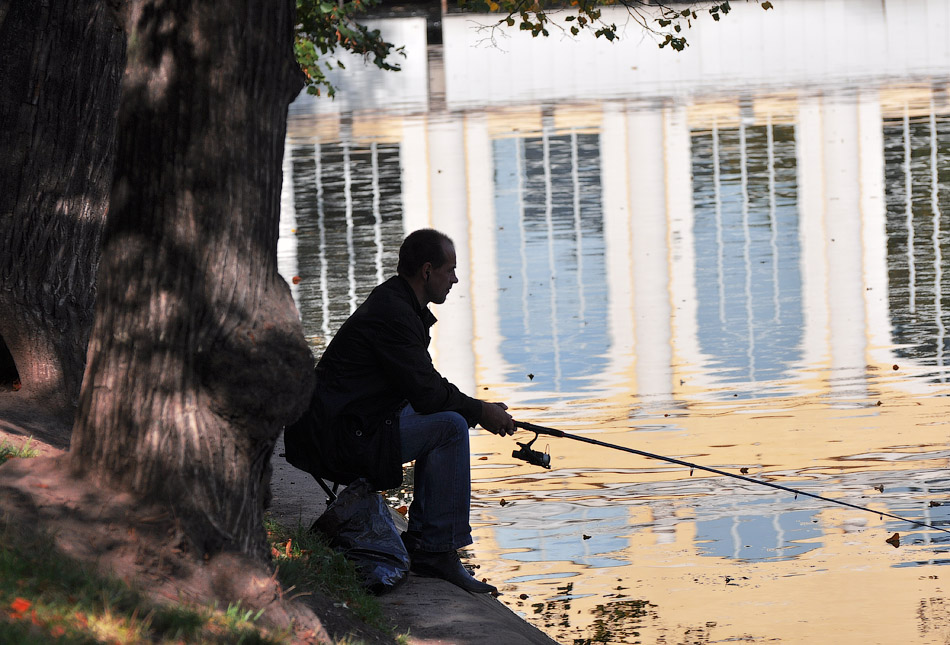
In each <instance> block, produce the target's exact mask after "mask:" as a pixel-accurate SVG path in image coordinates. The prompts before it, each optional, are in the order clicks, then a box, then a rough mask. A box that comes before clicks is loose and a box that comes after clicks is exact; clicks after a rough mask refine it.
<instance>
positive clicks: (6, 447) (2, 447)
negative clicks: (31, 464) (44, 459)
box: [0, 437, 37, 464]
mask: <svg viewBox="0 0 950 645" xmlns="http://www.w3.org/2000/svg"><path fill="white" fill-rule="evenodd" d="M32 444H33V437H29V438H27V439H26V440H25V441H24V442H23V443H22V444H21V445H20V446H19V447H17V446H14V445H13V444H12V443H9V442H7V441H0V464H2V463H3V462H5V461H6V460H8V459H13V458H15V457H35V456H36V455H37V452H36V450H35V449H34V448H33V447H32Z"/></svg>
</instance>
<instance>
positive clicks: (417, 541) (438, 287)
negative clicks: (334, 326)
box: [285, 229, 515, 593]
mask: <svg viewBox="0 0 950 645" xmlns="http://www.w3.org/2000/svg"><path fill="white" fill-rule="evenodd" d="M455 269H456V257H455V245H454V244H453V243H452V240H451V239H449V238H448V237H447V236H446V235H444V234H443V233H440V232H439V231H435V230H433V229H422V230H418V231H415V232H413V233H411V234H410V235H409V236H408V237H407V238H406V239H405V240H404V241H403V243H402V246H401V247H400V249H399V264H398V266H397V269H396V272H397V275H395V276H393V277H392V278H390V279H388V280H386V281H385V282H383V283H382V284H380V285H379V286H377V287H376V288H375V289H373V291H372V293H370V295H369V297H368V298H367V299H366V301H365V302H363V304H361V305H360V306H359V307H358V308H357V310H356V311H355V312H353V314H352V315H351V316H350V317H349V318H348V319H347V320H346V322H344V323H343V325H342V326H341V327H340V330H339V331H338V332H337V334H336V336H334V337H333V340H332V341H331V342H330V344H329V346H328V347H327V349H326V351H325V352H324V354H323V356H322V357H321V358H320V360H319V362H318V363H317V367H316V378H317V386H316V389H315V391H314V394H313V398H312V399H311V402H310V408H309V410H308V412H307V413H306V414H305V415H304V417H303V418H302V419H301V420H300V421H298V422H297V423H295V424H294V425H292V426H289V427H288V428H287V429H286V431H285V445H286V455H287V460H288V461H289V462H290V463H291V464H293V465H294V466H296V467H298V468H301V469H303V470H306V471H308V472H310V473H311V474H312V475H314V476H315V477H319V478H323V479H328V480H331V481H334V482H337V483H341V484H348V483H350V482H352V481H353V480H355V479H357V478H359V477H364V478H366V479H368V480H369V481H370V482H371V483H372V485H373V486H375V487H376V488H377V489H379V490H384V489H388V488H394V487H396V486H398V485H399V484H400V483H401V482H402V464H404V463H407V462H410V461H415V462H416V464H415V481H414V497H413V501H412V504H411V505H410V507H409V530H408V531H407V532H406V534H404V536H403V541H404V542H405V543H406V547H407V548H408V549H409V553H410V557H411V570H412V571H414V572H416V573H418V574H420V575H425V576H431V577H438V578H443V579H445V580H448V581H449V582H451V583H453V584H455V585H457V586H459V587H461V588H462V589H465V590H466V591H470V592H473V593H494V592H496V591H497V590H496V589H495V587H493V586H492V585H490V584H487V583H484V582H480V581H478V580H476V579H475V578H474V577H472V575H471V574H469V572H468V571H467V570H466V569H465V567H463V566H462V563H461V561H460V560H459V555H458V549H460V548H462V547H464V546H467V545H469V544H471V543H472V529H471V526H470V525H469V505H470V501H471V475H470V467H471V463H470V453H469V441H468V431H469V428H471V427H474V426H475V425H476V424H479V425H481V426H482V427H483V428H485V429H486V430H488V431H489V432H493V433H495V434H500V435H503V436H504V435H506V434H513V433H514V431H515V422H514V420H513V419H512V418H511V415H509V414H508V413H507V412H506V410H507V406H506V405H505V404H503V403H489V402H487V401H479V400H477V399H474V398H472V397H470V396H468V395H466V394H463V393H462V392H460V391H459V389H458V388H457V387H456V386H455V385H453V384H452V383H450V382H449V381H448V380H447V379H445V378H444V377H443V376H442V375H440V374H439V372H438V371H437V370H436V369H435V367H434V366H433V364H432V358H431V357H430V356H429V351H428V346H429V340H430V336H429V329H430V327H432V325H433V324H435V322H436V319H435V316H433V315H432V312H431V311H429V308H428V305H429V303H434V304H442V303H443V302H445V299H446V296H447V295H448V293H449V291H450V290H451V288H452V285H454V284H455V283H456V282H458V278H457V277H456V274H455Z"/></svg>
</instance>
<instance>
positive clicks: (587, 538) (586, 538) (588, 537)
mask: <svg viewBox="0 0 950 645" xmlns="http://www.w3.org/2000/svg"><path fill="white" fill-rule="evenodd" d="M581 537H583V538H584V539H585V540H589V539H590V536H589V535H582V536H581Z"/></svg>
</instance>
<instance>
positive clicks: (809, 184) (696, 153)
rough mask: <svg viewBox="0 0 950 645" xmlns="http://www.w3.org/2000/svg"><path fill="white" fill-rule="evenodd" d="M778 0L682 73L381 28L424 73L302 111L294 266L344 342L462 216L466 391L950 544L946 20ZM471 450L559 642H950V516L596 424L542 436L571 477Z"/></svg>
mask: <svg viewBox="0 0 950 645" xmlns="http://www.w3.org/2000/svg"><path fill="white" fill-rule="evenodd" d="M777 4H780V6H779V7H777V8H776V10H775V11H773V12H763V11H762V10H761V9H760V8H759V7H758V5H755V4H749V5H744V4H743V5H738V6H736V7H734V11H733V13H732V14H730V16H729V17H728V18H727V20H726V21H724V22H723V23H721V24H713V23H712V22H711V21H710V22H709V24H708V25H707V24H706V23H704V22H702V21H700V25H699V26H698V27H697V28H696V29H697V31H696V32H695V34H694V37H692V38H691V43H692V44H691V46H690V48H689V49H688V50H687V52H686V55H685V56H682V55H681V56H679V57H677V56H678V55H676V54H673V53H668V52H667V51H666V50H663V51H662V53H661V52H660V50H658V48H656V46H655V44H654V43H652V42H651V41H650V40H649V39H648V38H647V39H643V38H628V39H626V40H624V41H622V43H621V44H620V45H618V46H616V47H613V48H608V47H607V46H606V45H605V44H604V43H600V42H593V41H588V40H585V39H578V40H569V39H564V38H560V37H556V38H551V39H549V40H548V41H545V42H539V41H532V40H531V39H530V37H528V38H527V40H525V39H524V35H523V34H519V33H517V32H510V33H506V34H504V35H503V37H502V38H499V39H498V42H499V43H501V44H500V45H499V46H497V47H494V48H492V47H486V46H485V43H484V37H483V34H484V32H479V31H477V30H476V29H474V28H473V25H474V24H475V23H476V22H478V21H479V19H478V18H477V17H476V18H473V17H471V16H448V17H446V18H445V20H444V27H443V42H444V44H443V45H442V46H440V47H428V48H427V46H426V43H425V25H424V23H421V22H420V19H399V20H389V21H382V22H381V23H380V26H381V27H382V28H383V29H384V30H389V31H388V32H387V33H390V34H392V37H393V38H401V39H402V40H401V42H406V43H407V50H408V57H407V59H406V61H405V70H404V71H403V72H400V73H399V74H388V75H381V73H378V72H374V71H373V70H367V69H360V68H359V66H358V65H354V64H348V66H347V68H348V71H347V73H346V75H342V74H341V76H339V78H338V80H337V83H338V85H339V96H340V97H342V99H341V100H338V101H336V102H332V103H331V102H327V101H314V100H312V99H309V98H306V97H305V98H301V99H300V100H299V101H298V102H297V103H295V104H294V106H292V109H291V124H290V131H289V134H288V140H287V148H286V151H287V154H286V158H285V184H284V202H283V208H282V236H281V241H280V250H279V255H280V263H281V271H282V273H283V274H284V276H285V277H286V278H287V279H288V281H289V282H291V283H292V288H293V290H294V293H295V297H296V299H297V302H298V306H299V308H300V311H301V315H302V318H303V322H304V326H305V329H306V332H307V334H308V337H309V339H310V341H311V343H312V345H313V347H314V349H315V351H316V352H319V351H321V349H322V348H323V347H324V346H325V344H326V342H327V341H328V340H329V338H330V337H331V336H332V334H333V333H334V331H335V330H336V329H337V327H338V326H339V325H340V324H341V323H342V321H343V320H344V319H345V318H346V316H348V315H349V313H350V312H351V311H352V310H353V308H354V307H355V306H356V305H357V304H358V303H359V302H361V301H362V299H363V298H364V297H365V296H366V295H367V294H368V292H369V290H370V289H371V288H372V287H373V286H375V284H377V283H378V282H380V281H381V280H382V279H384V278H385V277H388V276H389V275H391V273H392V271H393V268H394V265H395V253H396V251H397V249H398V246H399V243H400V241H401V239H402V237H403V236H404V235H405V233H406V232H408V231H411V230H414V229H416V228H419V227H421V226H434V227H436V228H439V229H441V230H444V231H445V232H447V233H448V234H449V235H450V236H452V237H453V238H454V239H455V242H456V247H457V251H458V258H459V274H460V279H461V282H460V283H459V284H458V285H457V286H456V287H455V288H454V289H453V291H452V294H451V295H450V298H449V301H447V302H446V304H445V305H442V306H440V307H438V309H437V311H436V315H437V317H438V318H439V319H440V322H439V323H438V325H436V335H435V337H434V340H433V344H432V348H431V350H432V353H433V356H434V358H435V360H436V362H437V365H438V367H439V369H440V370H441V371H442V372H443V373H444V374H445V375H447V376H448V377H449V378H450V379H451V380H453V381H454V382H455V383H457V384H458V385H459V386H460V387H462V388H463V389H464V390H466V391H468V392H470V393H472V394H474V395H476V396H479V397H480V398H486V399H489V400H503V401H506V402H508V403H509V405H510V406H511V410H512V412H513V414H514V416H515V417H516V418H517V419H520V420H524V421H532V422H535V423H540V424H544V425H549V426H553V427H556V428H559V429H562V430H565V431H570V432H576V433H578V434H580V435H584V436H590V437H594V438H597V439H599V440H602V441H607V442H612V443H616V444H620V445H625V446H630V447H633V448H636V449H638V450H643V451H647V452H651V453H656V454H659V455H667V456H673V457H676V458H678V459H681V460H686V461H690V462H695V463H698V464H702V465H705V466H709V467H714V468H718V469H723V470H727V471H730V472H735V473H740V472H741V471H742V469H745V470H746V471H747V473H748V475H749V476H750V477H754V478H760V479H764V480H768V481H773V482H775V483H779V484H782V485H785V486H790V487H794V488H798V489H801V490H804V491H808V492H811V493H814V494H819V495H823V496H828V497H831V498H835V499H840V500H842V501H846V502H849V503H851V504H856V505H859V506H865V507H868V508H872V509H876V510H879V511H884V512H887V513H891V514H896V515H899V516H902V517H907V518H911V519H914V520H918V521H922V522H925V523H928V524H932V525H935V526H938V527H944V528H950V494H948V492H950V475H948V471H947V466H948V463H950V440H948V429H950V428H948V421H947V420H948V419H950V416H948V413H950V410H948V407H950V397H948V396H947V395H948V394H950V388H948V386H947V378H948V371H947V370H948V365H947V363H948V350H950V340H948V337H947V325H948V322H950V320H948V318H950V300H948V298H947V296H946V295H945V294H946V293H948V290H947V289H945V287H950V284H948V281H950V270H946V267H947V260H946V258H948V257H950V219H948V218H950V98H948V90H950V46H948V44H947V42H948V41H947V39H946V38H945V34H946V33H948V31H950V8H948V6H946V5H944V4H942V3H929V4H926V12H927V19H926V20H925V21H923V22H921V21H920V20H919V18H920V13H919V12H920V11H922V9H921V6H920V3H910V2H887V3H884V4H885V5H886V7H882V5H881V3H874V2H855V3H850V4H849V5H848V6H849V12H850V14H849V15H851V16H852V18H853V20H852V21H850V22H849V21H848V20H845V19H844V17H843V15H844V14H842V15H841V16H838V14H837V13H836V11H838V9H841V7H838V5H839V4H841V3H821V5H817V4H816V3H808V2H805V1H804V0H802V1H798V2H796V1H794V0H783V2H782V3H777ZM817 7H821V8H820V12H822V14H823V16H824V18H825V21H824V22H823V21H821V20H817V21H816V20H815V15H814V12H815V11H819V9H818V8H817ZM884 9H886V11H885V10H884ZM842 11H843V9H842ZM836 16H838V18H835V17H836ZM915 16H916V18H917V19H915V20H913V21H911V20H910V18H913V17H915ZM836 19H840V20H841V21H842V22H840V23H837V24H838V25H839V26H840V29H831V27H829V26H828V25H827V24H826V23H827V22H828V21H831V24H836V23H834V20H836ZM483 22H484V20H483ZM806 24H807V25H809V26H811V29H810V30H808V31H807V38H805V39H804V40H803V39H802V38H803V36H802V34H803V33H806V32H805V31H803V29H804V25H806ZM911 24H913V25H916V26H915V27H913V28H912V27H910V26H909V25H911ZM852 26H853V28H852ZM628 29H630V27H628ZM480 34H482V35H481V36H480ZM941 34H943V36H941ZM806 41H807V42H806ZM291 278H296V279H294V280H292V279H291ZM531 437H532V435H530V434H528V433H519V435H518V436H517V437H516V438H517V439H518V441H522V442H524V441H527V440H529V439H531ZM472 441H473V452H474V453H475V454H474V455H473V468H474V471H473V472H474V475H473V477H474V482H473V487H474V500H473V525H474V527H475V537H476V543H475V545H474V546H473V547H472V549H471V555H472V558H473V560H474V561H476V562H478V563H479V564H480V569H479V570H478V575H479V576H480V577H485V578H488V579H489V580H490V581H491V582H493V583H494V584H496V585H498V586H499V588H500V589H501V590H502V592H503V595H502V596H501V600H502V601H503V602H505V603H506V604H508V605H509V606H511V607H512V608H513V609H515V610H516V611H518V612H520V613H521V614H522V615H524V616H525V617H526V619H528V620H529V621H531V622H533V623H534V624H536V625H537V626H539V627H540V628H542V629H543V630H544V631H546V632H547V633H548V634H549V635H551V636H552V637H553V638H555V639H557V640H559V641H560V642H564V643H587V642H598V643H599V642H609V643H636V642H642V643H661V642H662V643H696V642H702V643H705V642H722V641H743V642H765V641H769V642H789V643H801V642H808V643H825V642H827V643H841V642H854V643H857V642H861V643H894V642H919V643H946V642H947V641H948V639H950V598H948V589H947V586H946V584H947V576H948V575H950V574H948V573H947V571H948V569H946V568H945V567H943V565H944V564H946V563H947V562H950V553H948V552H950V540H948V539H947V538H948V537H950V536H948V534H947V533H944V532H940V531H937V530H933V529H925V528H921V527H916V526H914V525H912V524H908V523H905V522H900V521H896V520H892V519H889V518H887V517H882V516H880V515H878V514H876V513H866V512H861V511H858V510H854V509H848V508H844V507H841V506H838V505H832V504H828V503H823V502H820V501H817V500H814V499H810V498H808V497H805V496H798V497H796V496H794V495H792V494H788V493H783V492H780V491H776V490H773V489H770V488H766V487H762V486H756V485H754V484H751V483H748V482H741V481H738V480H735V479H731V478H726V477H720V476H714V475H710V474H708V473H704V472H702V471H700V470H696V471H694V472H691V470H690V469H689V468H685V467H682V466H677V465H673V464H669V463H665V462H663V461H659V460H653V459H647V458H644V457H638V456H635V455H630V454H627V453H622V452H619V451H614V450H608V449H605V448H602V447H597V446H591V445H588V444H584V443H579V442H575V441H570V440H568V439H553V438H549V437H541V438H540V439H539V440H538V441H537V442H536V443H535V444H534V447H535V448H539V449H542V450H545V449H546V450H549V451H550V454H551V457H552V468H551V469H550V470H544V469H541V468H539V467H536V466H531V465H528V464H525V463H523V462H520V461H517V460H515V459H513V458H512V457H511V452H512V449H514V448H515V447H516V446H515V445H514V442H512V441H511V439H510V438H499V437H494V436H492V435H489V434H488V433H485V432H484V431H475V432H474V433H473V438H472ZM407 494H411V491H410V492H409V493H407ZM894 533H898V534H899V539H900V545H899V547H897V548H895V547H894V546H892V544H891V543H888V542H886V540H887V539H888V538H891V537H892V536H893V534H894Z"/></svg>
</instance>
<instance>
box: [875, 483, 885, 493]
mask: <svg viewBox="0 0 950 645" xmlns="http://www.w3.org/2000/svg"><path fill="white" fill-rule="evenodd" d="M874 490H876V491H878V492H880V493H883V492H884V484H879V485H877V486H875V487H874Z"/></svg>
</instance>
